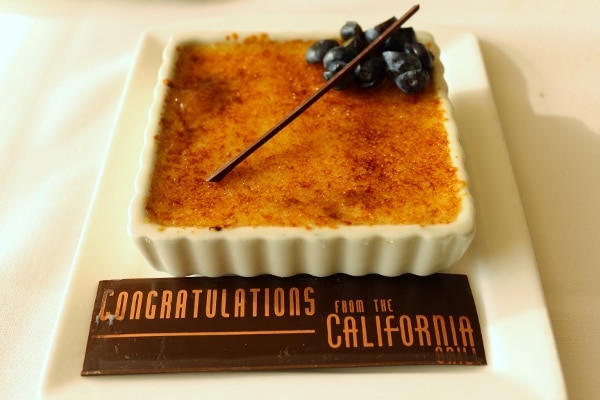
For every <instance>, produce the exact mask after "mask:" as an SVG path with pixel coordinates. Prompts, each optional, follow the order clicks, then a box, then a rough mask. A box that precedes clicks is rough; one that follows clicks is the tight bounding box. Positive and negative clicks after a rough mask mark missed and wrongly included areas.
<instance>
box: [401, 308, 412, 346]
mask: <svg viewBox="0 0 600 400" xmlns="http://www.w3.org/2000/svg"><path fill="white" fill-rule="evenodd" d="M399 326H400V337H401V338H402V344H404V345H405V346H412V345H413V343H414V339H413V329H412V322H411V320H410V318H409V317H408V315H401V316H400V323H399Z"/></svg>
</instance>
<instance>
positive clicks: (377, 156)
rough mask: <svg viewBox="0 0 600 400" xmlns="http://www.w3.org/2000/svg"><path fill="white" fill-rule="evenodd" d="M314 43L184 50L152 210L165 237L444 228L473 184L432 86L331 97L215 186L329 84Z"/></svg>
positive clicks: (254, 41)
mask: <svg viewBox="0 0 600 400" xmlns="http://www.w3.org/2000/svg"><path fill="white" fill-rule="evenodd" d="M310 43H311V42H309V41H304V40H290V41H285V42H278V41H273V40H271V39H269V38H268V37H267V36H266V35H259V36H252V37H250V38H248V39H245V40H236V39H235V38H234V39H229V40H225V41H223V42H220V43H212V44H200V43H190V44H187V45H185V46H182V47H180V48H178V52H179V55H178V57H179V58H178V61H177V63H176V67H175V71H174V74H173V76H172V79H171V80H170V81H166V82H165V84H168V85H169V87H170V88H169V91H168V95H167V98H166V100H165V104H164V109H163V114H162V119H161V123H160V125H161V126H160V133H159V135H157V137H156V140H158V150H157V155H156V156H157V159H156V165H155V170H154V173H153V176H152V183H151V189H150V194H149V197H148V200H147V207H146V211H147V215H148V218H149V220H150V221H153V222H156V223H158V224H161V225H165V226H195V227H215V226H219V227H234V226H290V227H319V226H329V227H335V226H343V225H375V224H377V225H379V224H419V225H429V224H444V223H449V222H452V221H454V220H455V219H456V216H457V214H458V213H459V211H460V207H461V201H460V197H459V196H458V191H459V190H460V188H461V187H462V186H463V185H464V182H462V181H460V180H459V179H458V178H457V175H456V169H455V167H454V166H453V165H452V163H451V160H450V154H449V147H448V139H447V133H446V130H445V127H444V120H445V118H446V117H445V115H444V112H443V110H442V108H441V101H440V98H439V96H438V94H437V88H435V87H434V85H433V84H431V85H430V87H429V88H428V89H427V90H426V91H425V92H424V93H422V94H419V95H407V94H404V93H402V92H401V91H399V90H398V89H397V88H396V87H395V86H394V85H393V84H392V83H391V82H389V81H387V80H386V81H385V82H384V83H383V84H381V85H379V86H378V87H376V88H372V89H368V90H365V89H358V88H356V89H349V90H345V91H339V92H338V91H335V90H332V91H330V92H328V93H327V94H325V95H324V96H323V97H322V98H321V99H320V100H319V101H317V102H316V103H315V104H314V105H313V106H312V107H311V108H309V109H308V110H307V111H306V112H304V113H303V114H302V115H301V116H300V117H298V118H297V119H296V120H295V121H293V122H292V123H291V124H290V125H289V126H288V127H286V128H285V129H284V130H282V131H281V132H280V133H279V134H278V135H277V136H275V137H274V138H273V139H271V140H270V141H269V142H268V143H266V144H265V145H264V146H263V147H261V148H260V149H259V150H257V151H256V152H255V153H254V154H252V155H251V156H250V157H249V158H248V159H246V160H245V161H244V162H242V163H241V164H240V165H239V166H237V167H236V168H235V169H234V170H233V171H232V172H231V173H230V174H229V175H228V176H227V177H225V178H224V179H223V180H222V181H221V182H214V183H213V182H206V181H205V179H206V177H207V176H209V175H210V173H212V172H214V171H215V170H216V169H217V168H218V167H220V166H221V165H222V164H223V163H224V162H226V161H227V160H229V159H230V158H232V157H233V156H235V155H236V154H238V153H239V152H240V151H241V150H242V149H244V148H245V147H246V146H248V145H249V144H250V143H252V142H253V141H254V140H256V138H258V137H259V136H260V135H262V134H263V133H264V132H266V131H267V130H268V129H269V128H271V127H272V126H273V125H275V124H276V123H277V122H278V121H280V120H281V119H282V118H283V117H285V116H286V115H287V114H288V113H289V112H290V111H291V110H292V109H294V108H295V107H296V106H298V105H299V104H300V103H301V102H302V101H303V100H305V99H306V98H307V97H308V96H310V95H311V94H312V93H313V92H314V91H316V90H317V89H318V88H319V87H320V86H321V85H322V84H323V78H322V71H323V69H322V66H320V65H308V64H307V63H306V61H305V60H304V53H305V51H306V49H307V48H308V46H309V45H310Z"/></svg>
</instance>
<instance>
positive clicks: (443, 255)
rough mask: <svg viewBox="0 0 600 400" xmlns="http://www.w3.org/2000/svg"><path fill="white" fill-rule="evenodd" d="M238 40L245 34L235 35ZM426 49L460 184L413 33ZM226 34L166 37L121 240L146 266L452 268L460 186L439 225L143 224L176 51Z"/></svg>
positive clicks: (288, 271)
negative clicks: (125, 236)
mask: <svg viewBox="0 0 600 400" xmlns="http://www.w3.org/2000/svg"><path fill="white" fill-rule="evenodd" d="M239 35H240V39H239V40H242V39H243V38H244V36H247V35H248V34H244V33H240V34H239ZM417 35H418V39H419V41H421V42H424V43H431V50H432V52H433V54H434V66H433V71H434V73H433V83H432V84H433V85H435V88H436V89H437V92H438V95H439V96H440V98H441V99H442V109H443V111H444V116H445V117H446V121H445V128H446V131H447V137H448V146H449V152H450V157H451V163H452V165H453V167H455V168H456V171H457V176H458V178H459V179H460V180H462V181H464V182H468V178H467V172H466V170H465V166H464V161H463V151H462V149H461V147H460V144H459V138H458V130H457V127H456V124H455V121H454V118H453V116H452V106H451V104H450V102H449V100H448V89H447V85H446V82H445V81H444V78H443V66H442V64H441V62H440V57H439V49H438V47H437V46H436V45H435V42H434V38H433V37H432V36H431V35H430V34H428V33H425V32H418V34H417ZM227 36H231V32H230V31H227V32H207V31H203V32H196V31H194V32H185V33H181V34H177V35H174V36H173V37H171V39H170V40H169V42H168V44H167V45H166V47H165V49H164V51H163V62H162V65H161V68H160V71H159V73H158V79H157V83H156V87H155V90H154V101H153V104H152V107H151V109H150V112H149V122H148V126H147V128H146V132H145V136H144V137H145V141H144V147H143V149H142V152H141V157H140V164H141V167H140V171H139V173H138V175H137V178H136V184H135V188H136V189H135V195H134V198H133V201H132V202H131V205H130V211H129V233H130V236H131V237H132V239H133V241H134V242H135V244H136V246H137V247H138V248H139V249H140V250H141V252H142V254H143V255H144V257H145V258H146V259H147V260H148V262H149V263H150V264H151V265H152V266H153V267H154V268H156V269H157V270H160V271H166V272H168V273H170V274H172V275H178V276H185V275H192V274H199V275H205V276H220V275H228V274H237V275H242V276H255V275H259V274H273V275H278V276H291V275H294V274H298V273H308V274H311V275H314V276H326V275H331V274H334V273H338V272H342V273H348V274H351V275H365V274H369V273H377V274H381V275H386V276H395V275H401V274H403V273H413V274H417V275H429V274H432V273H434V272H438V271H441V270H444V269H446V268H448V267H450V266H451V265H453V264H454V263H455V262H456V261H457V260H458V259H459V258H460V257H461V256H462V255H463V254H464V252H465V250H466V249H467V247H468V246H469V243H470V242H471V239H472V237H473V234H474V207H473V202H472V198H471V195H470V193H469V189H468V185H464V187H463V188H461V189H460V191H459V192H458V197H459V199H460V202H461V206H462V208H461V211H460V212H459V214H458V216H457V218H456V219H455V220H454V221H453V222H450V223H447V224H429V225H427V224H426V225H418V224H411V225H372V226H339V227H333V228H329V227H313V228H311V229H306V228H304V227H299V228H292V227H273V226H260V227H243V226H242V227H233V228H227V229H222V230H219V231H216V230H215V229H211V228H210V227H208V226H207V227H205V228H198V227H169V226H161V225H159V224H156V223H154V222H151V221H149V220H148V217H147V215H146V199H147V197H148V193H149V187H150V180H151V177H152V173H153V169H154V161H155V156H156V152H157V150H156V147H157V143H158V141H157V140H155V138H156V137H157V136H158V135H159V133H160V119H161V114H162V112H163V109H164V106H163V104H164V101H165V96H166V94H167V92H168V90H169V89H168V85H167V84H166V83H165V82H167V81H169V80H170V79H171V78H172V73H173V72H172V71H173V70H174V64H175V62H176V61H177V55H178V51H177V49H178V47H180V46H182V45H183V44H185V43H189V42H194V41H196V42H204V43H210V42H214V41H219V40H221V41H224V40H225V37H227ZM269 36H270V37H271V38H272V39H275V40H286V39H294V38H302V39H319V38H323V37H335V36H336V34H335V33H332V32H330V33H303V34H298V33H295V32H289V33H281V32H270V33H269Z"/></svg>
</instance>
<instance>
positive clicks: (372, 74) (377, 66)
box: [354, 57, 385, 89]
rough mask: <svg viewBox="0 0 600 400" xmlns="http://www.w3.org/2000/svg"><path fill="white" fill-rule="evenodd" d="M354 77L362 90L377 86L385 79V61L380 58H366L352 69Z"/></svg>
mask: <svg viewBox="0 0 600 400" xmlns="http://www.w3.org/2000/svg"><path fill="white" fill-rule="evenodd" d="M354 77H355V79H356V82H357V83H358V86H359V87H361V88H363V89H364V88H369V87H373V86H375V85H377V84H379V83H380V82H381V81H382V80H383V78H384V77H385V61H384V60H383V58H381V57H372V58H368V59H367V60H365V61H363V62H361V63H360V64H358V65H357V66H356V67H355V68H354Z"/></svg>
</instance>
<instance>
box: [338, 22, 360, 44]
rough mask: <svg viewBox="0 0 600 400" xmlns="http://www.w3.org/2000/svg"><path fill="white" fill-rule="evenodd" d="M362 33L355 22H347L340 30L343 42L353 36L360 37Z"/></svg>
mask: <svg viewBox="0 0 600 400" xmlns="http://www.w3.org/2000/svg"><path fill="white" fill-rule="evenodd" d="M362 33H363V30H362V28H361V27H360V25H359V24H358V23H357V22H356V21H347V22H346V23H345V24H344V26H342V29H340V35H341V36H342V39H344V40H349V39H352V38H353V37H355V36H360V35H362Z"/></svg>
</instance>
